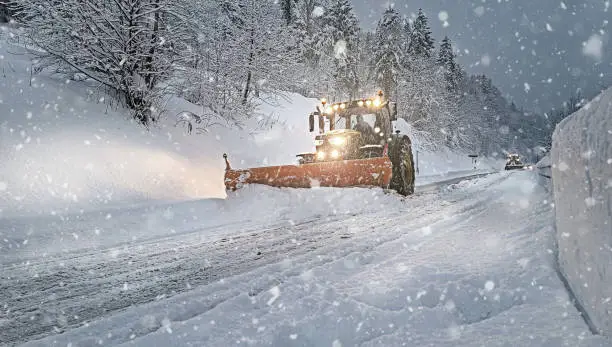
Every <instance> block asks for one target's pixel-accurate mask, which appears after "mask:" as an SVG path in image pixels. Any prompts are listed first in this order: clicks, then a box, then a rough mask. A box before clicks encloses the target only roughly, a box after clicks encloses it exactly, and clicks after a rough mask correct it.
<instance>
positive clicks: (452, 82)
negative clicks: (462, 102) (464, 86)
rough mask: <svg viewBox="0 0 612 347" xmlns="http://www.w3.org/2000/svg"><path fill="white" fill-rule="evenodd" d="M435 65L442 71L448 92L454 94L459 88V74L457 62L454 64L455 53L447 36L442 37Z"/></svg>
mask: <svg viewBox="0 0 612 347" xmlns="http://www.w3.org/2000/svg"><path fill="white" fill-rule="evenodd" d="M437 63H438V65H439V66H440V67H442V69H443V70H444V79H445V80H446V86H447V88H448V91H449V92H451V93H453V94H456V93H457V92H458V88H459V78H460V72H459V67H458V65H457V62H455V53H454V52H453V46H452V44H451V41H450V39H449V38H448V36H446V37H444V39H443V40H442V43H441V44H440V51H439V52H438V60H437Z"/></svg>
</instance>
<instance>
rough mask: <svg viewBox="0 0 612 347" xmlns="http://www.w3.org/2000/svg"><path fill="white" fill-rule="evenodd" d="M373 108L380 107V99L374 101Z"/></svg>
mask: <svg viewBox="0 0 612 347" xmlns="http://www.w3.org/2000/svg"><path fill="white" fill-rule="evenodd" d="M374 107H380V99H374Z"/></svg>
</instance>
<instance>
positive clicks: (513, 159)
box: [504, 153, 533, 170]
mask: <svg viewBox="0 0 612 347" xmlns="http://www.w3.org/2000/svg"><path fill="white" fill-rule="evenodd" d="M532 168H533V166H531V165H527V164H525V163H523V162H522V161H521V157H520V156H519V155H518V154H513V153H511V154H508V159H507V160H506V167H505V168H504V169H505V170H531V169H532Z"/></svg>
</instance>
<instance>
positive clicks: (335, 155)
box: [331, 149, 340, 159]
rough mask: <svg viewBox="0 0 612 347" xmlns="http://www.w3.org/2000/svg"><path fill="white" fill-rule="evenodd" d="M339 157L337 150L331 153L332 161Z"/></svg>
mask: <svg viewBox="0 0 612 347" xmlns="http://www.w3.org/2000/svg"><path fill="white" fill-rule="evenodd" d="M339 156H340V152H338V150H336V149H334V150H333V151H332V152H331V157H332V158H333V159H337V158H338V157H339Z"/></svg>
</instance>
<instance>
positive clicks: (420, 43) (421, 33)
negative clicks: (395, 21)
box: [409, 9, 434, 57]
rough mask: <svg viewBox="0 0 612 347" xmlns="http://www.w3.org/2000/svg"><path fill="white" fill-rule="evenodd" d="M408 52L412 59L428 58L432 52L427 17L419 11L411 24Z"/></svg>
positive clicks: (431, 40) (432, 43) (432, 42)
mask: <svg viewBox="0 0 612 347" xmlns="http://www.w3.org/2000/svg"><path fill="white" fill-rule="evenodd" d="M411 29H412V30H411V35H410V43H409V51H410V54H411V55H412V56H413V57H430V56H431V55H432V52H433V50H434V39H433V38H432V36H431V30H430V29H429V24H428V19H427V16H425V14H424V13H423V10H422V9H419V14H418V15H417V17H416V19H415V20H414V23H413V24H412V28H411Z"/></svg>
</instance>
